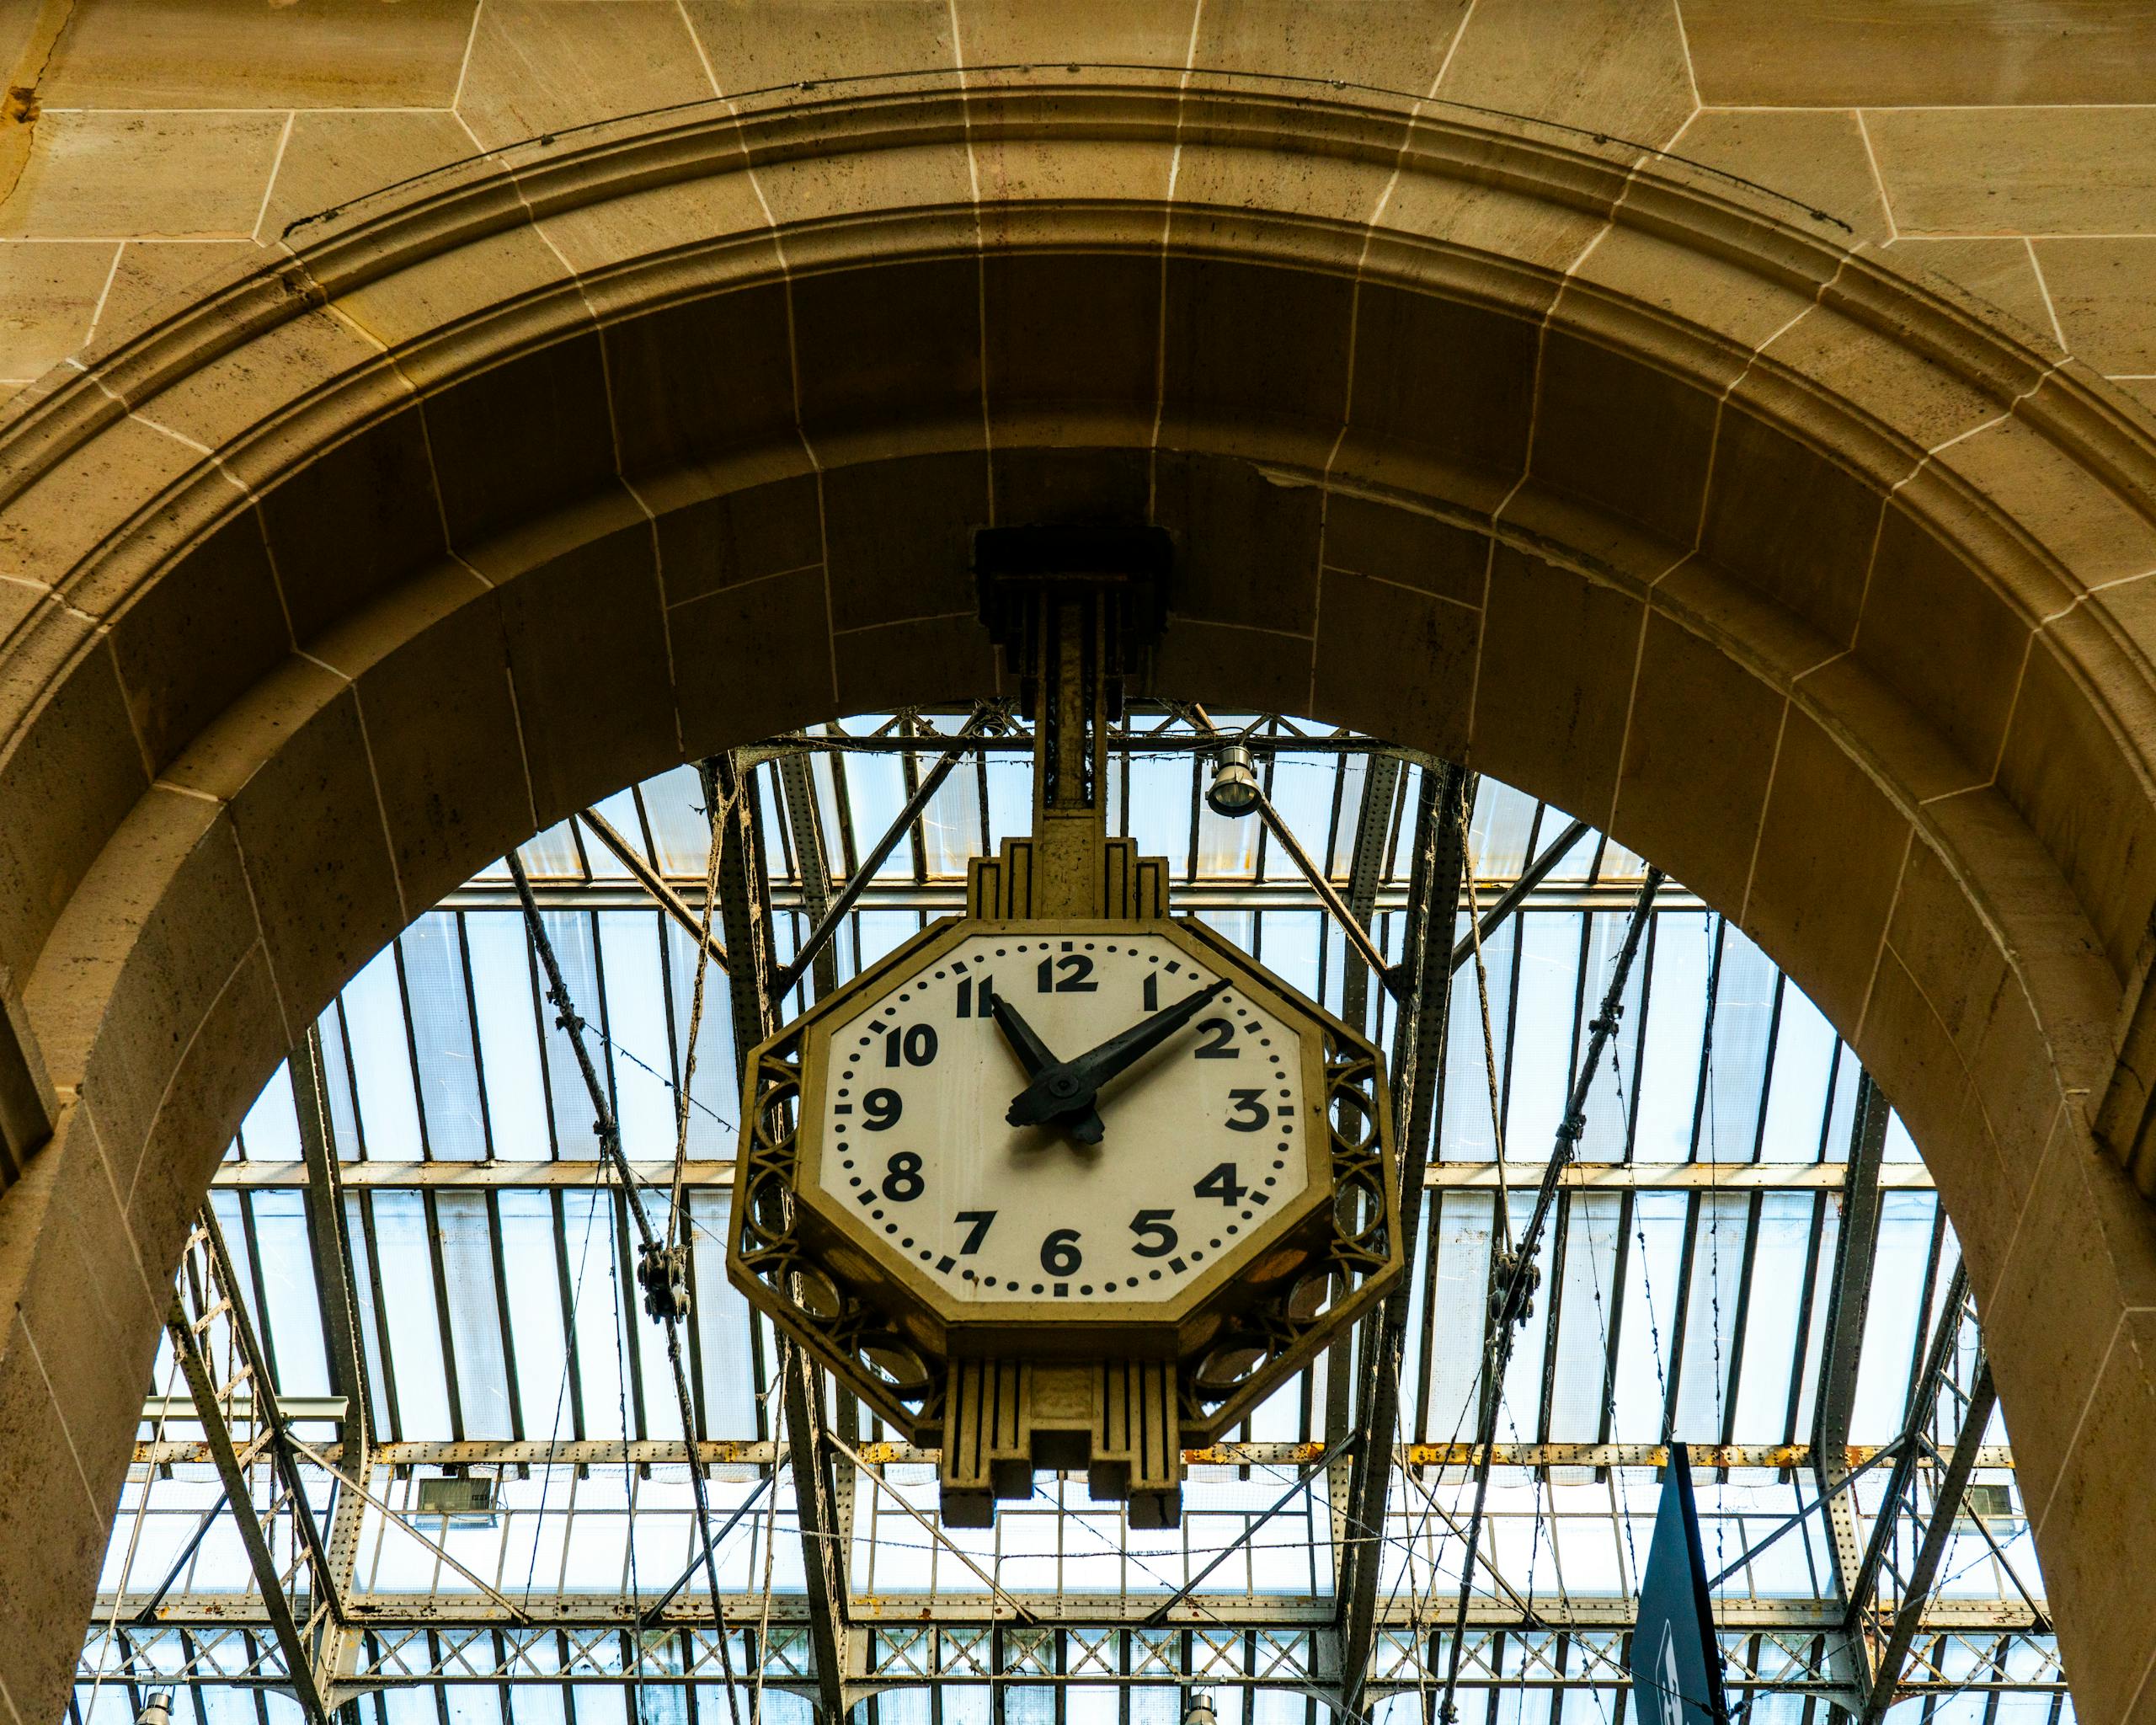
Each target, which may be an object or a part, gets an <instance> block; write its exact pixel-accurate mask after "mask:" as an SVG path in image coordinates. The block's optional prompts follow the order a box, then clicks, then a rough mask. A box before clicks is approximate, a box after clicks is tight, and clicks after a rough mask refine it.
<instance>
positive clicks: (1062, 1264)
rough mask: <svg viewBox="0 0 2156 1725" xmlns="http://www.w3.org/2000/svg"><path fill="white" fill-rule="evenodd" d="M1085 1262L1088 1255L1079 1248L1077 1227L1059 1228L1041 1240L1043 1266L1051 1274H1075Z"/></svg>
mask: <svg viewBox="0 0 2156 1725" xmlns="http://www.w3.org/2000/svg"><path fill="white" fill-rule="evenodd" d="M1085 1262H1086V1255H1085V1254H1084V1253H1083V1252H1081V1251H1079V1249H1078V1231H1077V1230H1076V1229H1075V1228H1058V1229H1057V1230H1056V1231H1054V1233H1052V1234H1050V1235H1049V1236H1048V1238H1047V1239H1045V1240H1043V1241H1042V1242H1041V1268H1043V1269H1044V1270H1046V1271H1047V1272H1048V1273H1049V1274H1050V1275H1051V1276H1068V1275H1074V1274H1076V1273H1077V1270H1078V1267H1079V1266H1080V1265H1081V1264H1082V1263H1085Z"/></svg>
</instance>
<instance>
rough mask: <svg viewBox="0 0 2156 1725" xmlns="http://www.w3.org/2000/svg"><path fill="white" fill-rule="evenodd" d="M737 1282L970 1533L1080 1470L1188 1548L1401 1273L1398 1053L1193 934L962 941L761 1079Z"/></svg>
mask: <svg viewBox="0 0 2156 1725" xmlns="http://www.w3.org/2000/svg"><path fill="white" fill-rule="evenodd" d="M728 1265H729V1270H730V1273H731V1274H733V1276H734V1279H735V1281H736V1282H737V1283H738V1284H739V1285H740V1286H741V1287H742V1288H743V1290H744V1291H745V1292H746V1293H747V1294H748V1295H750V1298H751V1299H752V1300H755V1302H756V1303H757V1304H758V1305H760V1306H762V1307H763V1308H764V1309H765V1310H766V1311H768V1312H770V1313H771V1316H773V1317H774V1318H775V1319H776V1321H777V1322H779V1323H780V1324H781V1325H782V1326H783V1327H785V1328H786V1329H787V1331H788V1332H791V1333H792V1335H794V1336H795V1337H796V1338H798V1339H799V1340H801V1341H803V1342H804V1343H807V1344H808V1345H809V1347H810V1348H812V1349H813V1350H814V1352H815V1353H816V1354H818V1355H819V1357H820V1358H822V1359H824V1360H825V1363H826V1364H828V1365H830V1366H831V1367H832V1368H833V1370H836V1371H837V1372H839V1374H840V1375H841V1377H842V1378H843V1379H844V1380H845V1381H846V1383H847V1385H848V1386H849V1387H851V1388H852V1389H853V1390H854V1391H856V1393H857V1394H859V1395H860V1396H862V1397H863V1398H864V1399H865V1400H867V1402H869V1403H870V1404H871V1405H872V1406H873V1407H876V1408H877V1410H878V1412H879V1413H882V1414H883V1416H884V1417H885V1418H887V1419H888V1420H889V1421H890V1422H891V1423H893V1424H894V1425H896V1426H897V1427H898V1428H899V1429H900V1430H902V1431H904V1432H905V1433H907V1434H909V1435H910V1436H911V1437H912V1438H913V1439H914V1440H915V1441H916V1442H920V1443H926V1444H935V1445H940V1446H941V1448H942V1486H943V1509H944V1514H945V1516H946V1519H948V1520H951V1521H953V1523H956V1524H959V1525H969V1524H970V1525H981V1524H984V1523H985V1521H986V1520H987V1519H989V1516H990V1513H991V1511H992V1502H993V1499H994V1498H996V1497H1007V1496H1022V1495H1024V1494H1025V1493H1027V1492H1028V1491H1030V1489H1031V1477H1032V1473H1033V1469H1034V1468H1036V1467H1072V1468H1083V1469H1085V1470H1086V1472H1087V1474H1088V1477H1089V1480H1090V1482H1091V1486H1092V1489H1093V1492H1094V1495H1096V1496H1097V1497H1111V1498H1128V1499H1129V1501H1130V1503H1131V1509H1132V1515H1133V1519H1134V1521H1136V1522H1138V1523H1139V1525H1162V1524H1167V1523H1172V1521H1173V1520H1174V1519H1175V1517H1176V1515H1177V1513H1178V1509H1179V1501H1180V1494H1179V1482H1180V1479H1181V1450H1182V1446H1183V1445H1188V1444H1198V1443H1203V1442H1209V1441H1212V1440H1213V1439H1215V1438H1216V1437H1217V1436H1218V1435H1219V1434H1220V1433H1221V1432H1222V1431H1224V1430H1225V1429H1228V1428H1230V1426H1232V1425H1233V1424H1234V1423H1235V1422H1236V1421H1237V1420H1239V1419H1240V1418H1242V1416H1243V1415H1244V1414H1245V1413H1246V1412H1247V1411H1248V1409H1249V1408H1250V1407H1251V1405H1252V1404H1253V1403H1254V1402H1256V1401H1257V1399H1258V1398H1259V1397H1262V1395H1263V1394H1264V1393H1265V1392H1266V1391H1267V1390H1268V1389H1270V1388H1272V1387H1273V1386H1275V1385H1277V1384H1278V1383H1279V1382H1280V1381H1282V1380H1283V1379H1284V1378H1285V1377H1287V1376H1288V1375H1290V1374H1291V1373H1292V1372H1294V1370H1297V1369H1299V1367H1300V1366H1301V1365H1303V1364H1304V1363H1305V1361H1306V1360H1307V1359H1309V1358H1310V1355H1311V1354H1313V1353H1315V1350H1316V1349H1317V1348H1319V1347H1321V1346H1322V1345H1323V1343H1325V1342H1326V1340H1327V1339H1328V1338H1330V1337H1331V1334H1332V1333H1334V1332H1335V1331H1337V1328H1338V1327H1340V1326H1341V1325H1342V1324H1344V1323H1346V1322H1350V1321H1352V1320H1353V1317H1354V1316H1357V1315H1358V1313H1359V1312H1361V1311H1363V1310H1364V1309H1366V1308H1367V1307H1368V1306H1369V1304H1370V1303H1371V1302H1372V1301H1374V1300H1376V1299H1377V1298H1378V1297H1380V1295H1382V1293H1383V1292H1384V1291H1385V1287H1386V1286H1387V1285H1388V1284H1389V1283H1390V1281H1391V1279H1393V1277H1394V1276H1396V1274H1398V1273H1399V1270H1400V1253H1399V1243H1398V1227H1397V1217H1396V1205H1395V1195H1394V1191H1393V1184H1392V1169H1391V1157H1390V1139H1389V1123H1388V1119H1387V1109H1386V1107H1385V1097H1384V1093H1383V1083H1382V1077H1381V1074H1380V1065H1379V1061H1378V1058H1377V1055H1376V1052H1375V1050H1374V1049H1372V1048H1371V1047H1370V1045H1369V1044H1368V1043H1367V1042H1366V1041H1365V1040H1364V1039H1363V1038H1362V1037H1360V1036H1359V1035H1358V1034H1357V1033H1355V1032H1354V1031H1353V1030H1352V1029H1350V1028H1348V1026H1347V1025H1346V1024H1344V1023H1342V1022H1341V1021H1340V1020H1338V1019H1337V1018H1335V1017H1332V1016H1331V1015H1330V1014H1329V1013H1326V1012H1325V1011H1323V1009H1322V1008H1321V1007H1318V1006H1316V1005H1315V1004H1314V1003H1313V1002H1311V1001H1309V1000H1307V999H1306V998H1305V997H1304V996H1300V995H1299V994H1298V993H1296V992H1295V991H1294V990H1293V989H1291V988H1289V987H1288V986H1287V985H1285V984H1284V983H1283V982H1282V981H1281V980H1279V979H1278V978H1277V977H1274V976H1273V975H1270V973H1268V972H1267V971H1266V970H1265V969H1263V968H1262V966H1260V965H1258V964H1256V963H1255V962H1253V961H1252V960H1251V959H1250V958H1249V957H1248V956H1247V955H1246V954H1245V953H1242V952H1241V951H1239V950H1238V949H1237V948H1235V947H1234V946H1233V945H1232V944H1231V943H1229V942H1227V941H1226V940H1225V939H1223V938H1222V937H1220V936H1219V934H1217V933H1216V932H1214V931H1213V930H1211V929H1209V928H1207V927H1204V926H1203V924H1200V923H1198V922H1195V921H1190V920H1187V919H1185V918H1180V917H1166V916H1139V917H1134V918H1129V919H1121V920H1112V919H1084V918H1049V919H1033V920H1017V921H994V920H985V919H980V918H973V917H968V918H953V919H950V920H947V921H943V922H941V923H939V924H937V925H935V926H933V927H931V928H929V929H928V930H926V932H923V933H922V934H921V936H919V937H916V938H915V940H913V941H911V942H910V943H908V944H907V945H905V947H903V948H900V949H899V950H898V951H897V952H895V953H892V954H891V955H890V956H889V957H888V958H886V959H884V960H883V962H882V963H881V964H878V965H876V966H875V967H874V968H873V969H871V970H869V971H868V972H867V973H865V974H864V975H862V976H861V977H859V978H858V979H857V980H855V981H854V982H852V983H851V984H850V985H848V986H846V988H844V989H842V990H841V991H838V992H837V993H835V994H834V995H833V996H830V998H828V999H827V1000H825V1001H822V1002H820V1003H819V1004H818V1005H817V1006H816V1007H814V1008H812V1009H811V1010H810V1011H809V1012H808V1013H807V1014H806V1015H804V1016H803V1017H802V1018H800V1019H799V1020H798V1021H797V1022H796V1023H794V1024H792V1026H790V1027H788V1028H787V1030H786V1031H784V1032H783V1033H781V1034H780V1035H779V1036H777V1037H776V1038H774V1039H772V1040H771V1042H769V1043H766V1044H765V1045H764V1046H763V1047H762V1048H761V1049H758V1050H757V1052H756V1054H755V1056H754V1058H753V1060H752V1061H751V1062H750V1082H749V1094H748V1096H747V1097H746V1100H745V1110H744V1143H743V1153H742V1156H741V1158H740V1162H739V1172H738V1177H737V1186H736V1199H735V1204H734V1227H733V1235H732V1240H731V1246H730V1251H729V1254H728Z"/></svg>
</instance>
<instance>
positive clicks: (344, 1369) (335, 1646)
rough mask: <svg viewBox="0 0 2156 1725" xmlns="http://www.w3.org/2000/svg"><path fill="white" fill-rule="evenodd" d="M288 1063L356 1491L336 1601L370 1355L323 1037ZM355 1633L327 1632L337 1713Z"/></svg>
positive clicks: (354, 1525) (369, 1439) (334, 1541)
mask: <svg viewBox="0 0 2156 1725" xmlns="http://www.w3.org/2000/svg"><path fill="white" fill-rule="evenodd" d="M288 1063H289V1066H290V1070H291V1079H292V1102H293V1104H294V1108H295V1110H296V1113H297V1114H298V1116H299V1129H300V1154H301V1155H302V1156H303V1157H304V1158H305V1159H306V1162H307V1244H308V1247H309V1250H310V1251H311V1252H312V1256H313V1259H314V1284H315V1286H316V1287H317V1288H318V1290H320V1292H321V1300H322V1322H323V1332H324V1336H323V1339H324V1340H325V1342H326V1343H328V1355H329V1385H330V1389H331V1391H333V1392H334V1394H337V1395H339V1396H342V1397H344V1434H343V1436H344V1442H343V1445H342V1449H341V1453H340V1454H339V1458H338V1463H339V1466H341V1467H342V1468H343V1469H344V1475H345V1477H346V1478H348V1479H349V1480H350V1481H351V1482H353V1486H355V1487H358V1488H359V1489H357V1490H355V1489H352V1488H351V1487H339V1490H338V1493H337V1499H336V1503H335V1506H334V1508H333V1509H332V1510H331V1512H330V1517H329V1536H328V1560H329V1585H330V1588H331V1589H332V1590H333V1592H334V1594H335V1596H336V1597H338V1598H339V1599H343V1598H346V1597H348V1596H349V1595H350V1593H351V1590H352V1578H353V1576H354V1573H355V1570H356V1567H357V1565H358V1562H359V1551H360V1525H361V1523H362V1521H363V1519H364V1518H365V1516H366V1498H364V1497H362V1496H361V1495H360V1493H361V1492H362V1491H364V1490H366V1488H367V1487H368V1486H369V1484H370V1479H369V1471H370V1469H371V1467H372V1466H373V1462H374V1441H373V1436H374V1403H373V1402H372V1400H371V1398H370V1397H369V1394H368V1384H367V1367H366V1350H365V1348H362V1347H361V1345H360V1323H359V1295H358V1290H357V1289H356V1288H355V1286H354V1284H353V1281H352V1254H351V1249H350V1242H349V1240H348V1239H347V1236H346V1232H345V1226H344V1184H343V1180H342V1178H341V1169H340V1167H339V1162H338V1156H337V1139H336V1133H335V1131H334V1128H333V1126H332V1124H331V1119H330V1114H329V1092H328V1088H327V1087H326V1085H325V1083H324V1081H323V1058H322V1032H321V1031H320V1029H319V1028H318V1027H316V1026H314V1025H312V1024H310V1025H308V1026H307V1034H306V1035H305V1036H303V1037H302V1038H301V1039H300V1041H299V1044H298V1045H297V1046H296V1047H295V1048H294V1049H292V1051H291V1055H290V1056H289V1057H288ZM359 1648H360V1637H359V1633H358V1632H357V1631H356V1630H355V1629H354V1628H352V1627H351V1626H350V1625H349V1624H348V1623H345V1622H344V1621H341V1620H339V1621H337V1622H336V1623H335V1624H334V1626H332V1627H330V1628H329V1629H328V1631H326V1632H325V1633H324V1635H323V1643H322V1648H321V1655H320V1657H321V1664H322V1672H323V1683H324V1685H325V1687H326V1688H327V1689H328V1690H329V1691H330V1693H329V1695H328V1696H325V1699H326V1700H328V1701H329V1704H330V1705H331V1706H336V1705H338V1701H337V1700H336V1699H335V1696H336V1690H337V1688H338V1685H339V1684H340V1683H341V1682H342V1681H343V1680H346V1679H349V1678H350V1676H351V1674H352V1673H353V1671H354V1669H355V1666H356V1664H357V1661H358V1658H359Z"/></svg>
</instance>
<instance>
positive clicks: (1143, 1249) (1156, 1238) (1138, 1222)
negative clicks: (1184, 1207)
mask: <svg viewBox="0 0 2156 1725" xmlns="http://www.w3.org/2000/svg"><path fill="white" fill-rule="evenodd" d="M1174 1214H1175V1212H1174V1211H1173V1210H1140V1211H1139V1212H1138V1214H1137V1215H1134V1216H1133V1217H1132V1218H1131V1219H1130V1231H1131V1232H1132V1233H1134V1234H1135V1235H1137V1236H1139V1244H1137V1245H1135V1246H1134V1247H1131V1248H1130V1249H1131V1250H1132V1251H1133V1252H1136V1253H1137V1254H1138V1255H1139V1257H1140V1258H1166V1256H1167V1255H1168V1254H1169V1253H1170V1252H1173V1251H1174V1250H1175V1249H1176V1237H1177V1236H1176V1231H1175V1230H1174V1229H1173V1228H1171V1227H1170V1226H1168V1218H1169V1217H1171V1216H1172V1215H1174Z"/></svg>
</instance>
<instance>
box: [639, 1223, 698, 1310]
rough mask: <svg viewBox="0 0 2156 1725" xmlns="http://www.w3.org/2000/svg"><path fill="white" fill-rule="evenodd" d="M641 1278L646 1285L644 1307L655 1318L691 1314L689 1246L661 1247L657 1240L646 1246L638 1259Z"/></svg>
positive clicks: (641, 1281)
mask: <svg viewBox="0 0 2156 1725" xmlns="http://www.w3.org/2000/svg"><path fill="white" fill-rule="evenodd" d="M637 1280H638V1282H639V1283H641V1284H643V1309H644V1311H645V1312H646V1313H648V1315H649V1316H651V1317H653V1318H654V1319H656V1320H657V1321H658V1322H660V1323H664V1322H666V1320H667V1319H669V1318H672V1317H686V1316H688V1315H689V1307H690V1305H691V1300H690V1295H689V1248H688V1247H687V1246H686V1245H681V1246H661V1245H659V1244H658V1243H657V1242H653V1243H652V1244H651V1245H649V1246H647V1247H644V1248H643V1252H642V1254H641V1255H640V1256H639V1257H638V1260H637Z"/></svg>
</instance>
